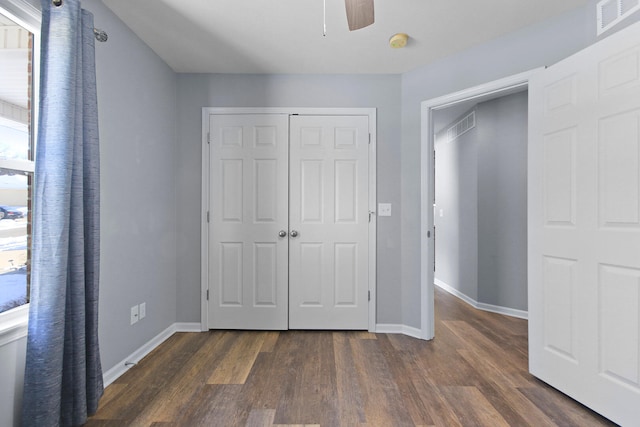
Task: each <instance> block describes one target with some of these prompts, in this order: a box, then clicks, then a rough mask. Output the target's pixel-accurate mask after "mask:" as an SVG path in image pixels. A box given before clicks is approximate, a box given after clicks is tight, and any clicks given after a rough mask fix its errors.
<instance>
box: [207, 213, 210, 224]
mask: <svg viewBox="0 0 640 427" xmlns="http://www.w3.org/2000/svg"><path fill="white" fill-rule="evenodd" d="M209 221H210V216H209V211H207V223H208V222H209Z"/></svg>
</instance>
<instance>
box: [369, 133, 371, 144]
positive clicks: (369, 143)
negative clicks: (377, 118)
mask: <svg viewBox="0 0 640 427" xmlns="http://www.w3.org/2000/svg"><path fill="white" fill-rule="evenodd" d="M369 144H371V134H369Z"/></svg>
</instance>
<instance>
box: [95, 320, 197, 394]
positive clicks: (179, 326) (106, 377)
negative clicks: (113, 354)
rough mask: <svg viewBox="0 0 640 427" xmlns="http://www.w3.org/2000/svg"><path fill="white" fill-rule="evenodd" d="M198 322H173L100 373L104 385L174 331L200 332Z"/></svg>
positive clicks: (112, 380)
mask: <svg viewBox="0 0 640 427" xmlns="http://www.w3.org/2000/svg"><path fill="white" fill-rule="evenodd" d="M201 331H202V330H201V328H200V323H174V324H173V325H171V326H169V327H168V328H167V329H165V330H164V331H162V332H160V333H159V334H158V335H156V336H155V337H153V338H151V339H150V340H149V341H148V342H147V343H145V344H143V345H142V347H140V348H139V349H137V350H136V351H134V352H133V353H131V354H130V355H129V356H127V357H125V358H124V359H123V360H122V361H121V362H119V363H117V364H116V366H114V367H113V368H111V369H109V370H108V371H107V372H105V373H103V374H102V381H103V383H104V386H105V387H106V386H108V385H109V384H111V383H112V382H114V381H115V380H117V379H118V378H119V377H120V376H121V375H122V374H124V373H125V372H127V371H128V370H129V368H131V366H133V365H134V364H136V363H138V362H139V361H141V360H142V359H143V358H144V357H145V356H146V355H147V354H149V353H151V352H152V351H153V350H154V349H155V348H156V347H158V346H159V345H160V344H162V343H163V342H165V341H166V340H167V339H169V337H171V336H172V335H173V334H175V333H176V332H201Z"/></svg>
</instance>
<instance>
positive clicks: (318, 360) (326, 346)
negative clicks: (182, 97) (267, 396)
mask: <svg viewBox="0 0 640 427" xmlns="http://www.w3.org/2000/svg"><path fill="white" fill-rule="evenodd" d="M288 335H290V336H291V337H295V339H296V340H298V341H299V342H300V350H301V351H299V352H298V354H296V355H293V357H292V358H290V359H289V360H290V361H291V363H290V365H289V367H290V370H289V373H288V375H289V379H288V383H289V384H288V387H285V388H284V389H282V392H283V393H282V395H281V399H280V401H279V402H278V406H277V408H276V417H275V420H274V423H277V424H322V425H337V424H338V422H339V421H338V415H337V410H336V408H337V388H336V369H335V357H334V353H333V335H332V333H330V332H316V331H314V332H299V331H293V332H289V333H288Z"/></svg>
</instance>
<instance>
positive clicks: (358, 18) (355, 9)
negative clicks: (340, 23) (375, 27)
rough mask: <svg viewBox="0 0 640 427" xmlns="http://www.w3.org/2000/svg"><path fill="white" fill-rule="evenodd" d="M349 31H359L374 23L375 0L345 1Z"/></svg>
mask: <svg viewBox="0 0 640 427" xmlns="http://www.w3.org/2000/svg"><path fill="white" fill-rule="evenodd" d="M344 4H345V6H346V8H347V21H348V22H349V31H353V30H359V29H360V28H364V27H367V26H369V25H371V24H373V22H374V20H375V19H374V14H373V0H344Z"/></svg>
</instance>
